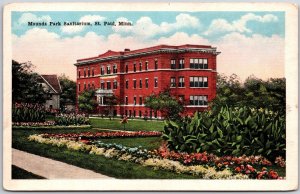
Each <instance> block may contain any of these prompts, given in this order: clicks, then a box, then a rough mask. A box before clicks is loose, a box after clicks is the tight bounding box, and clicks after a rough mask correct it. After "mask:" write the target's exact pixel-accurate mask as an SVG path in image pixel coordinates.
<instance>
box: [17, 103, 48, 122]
mask: <svg viewBox="0 0 300 194" xmlns="http://www.w3.org/2000/svg"><path fill="white" fill-rule="evenodd" d="M45 116H46V110H45V107H44V106H43V105H40V104H28V103H15V104H13V107H12V121H13V122H44V121H45Z"/></svg>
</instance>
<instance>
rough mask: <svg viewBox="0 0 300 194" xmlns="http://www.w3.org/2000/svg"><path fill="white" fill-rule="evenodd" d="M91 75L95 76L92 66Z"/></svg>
mask: <svg viewBox="0 0 300 194" xmlns="http://www.w3.org/2000/svg"><path fill="white" fill-rule="evenodd" d="M92 76H93V77H94V76H95V71H94V68H92Z"/></svg>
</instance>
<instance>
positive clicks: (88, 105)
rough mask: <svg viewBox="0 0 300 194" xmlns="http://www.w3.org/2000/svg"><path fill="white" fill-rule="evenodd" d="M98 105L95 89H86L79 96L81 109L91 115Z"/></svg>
mask: <svg viewBox="0 0 300 194" xmlns="http://www.w3.org/2000/svg"><path fill="white" fill-rule="evenodd" d="M96 105H97V101H96V100H95V90H85V91H84V92H82V93H81V94H80V95H79V96H78V107H79V110H80V111H82V112H84V113H86V114H87V115H89V114H90V113H91V112H93V110H95V107H96Z"/></svg>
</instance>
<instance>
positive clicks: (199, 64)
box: [190, 58, 208, 69]
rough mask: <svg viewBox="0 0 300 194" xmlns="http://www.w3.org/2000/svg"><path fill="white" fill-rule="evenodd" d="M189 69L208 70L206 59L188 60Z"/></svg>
mask: <svg viewBox="0 0 300 194" xmlns="http://www.w3.org/2000/svg"><path fill="white" fill-rule="evenodd" d="M190 68H191V69H208V62H207V59H194V58H191V59H190Z"/></svg>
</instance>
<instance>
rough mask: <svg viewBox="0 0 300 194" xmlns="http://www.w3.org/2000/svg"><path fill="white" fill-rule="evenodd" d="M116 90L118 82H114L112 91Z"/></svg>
mask: <svg viewBox="0 0 300 194" xmlns="http://www.w3.org/2000/svg"><path fill="white" fill-rule="evenodd" d="M117 88H118V82H117V81H116V80H115V81H114V85H113V89H117Z"/></svg>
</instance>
